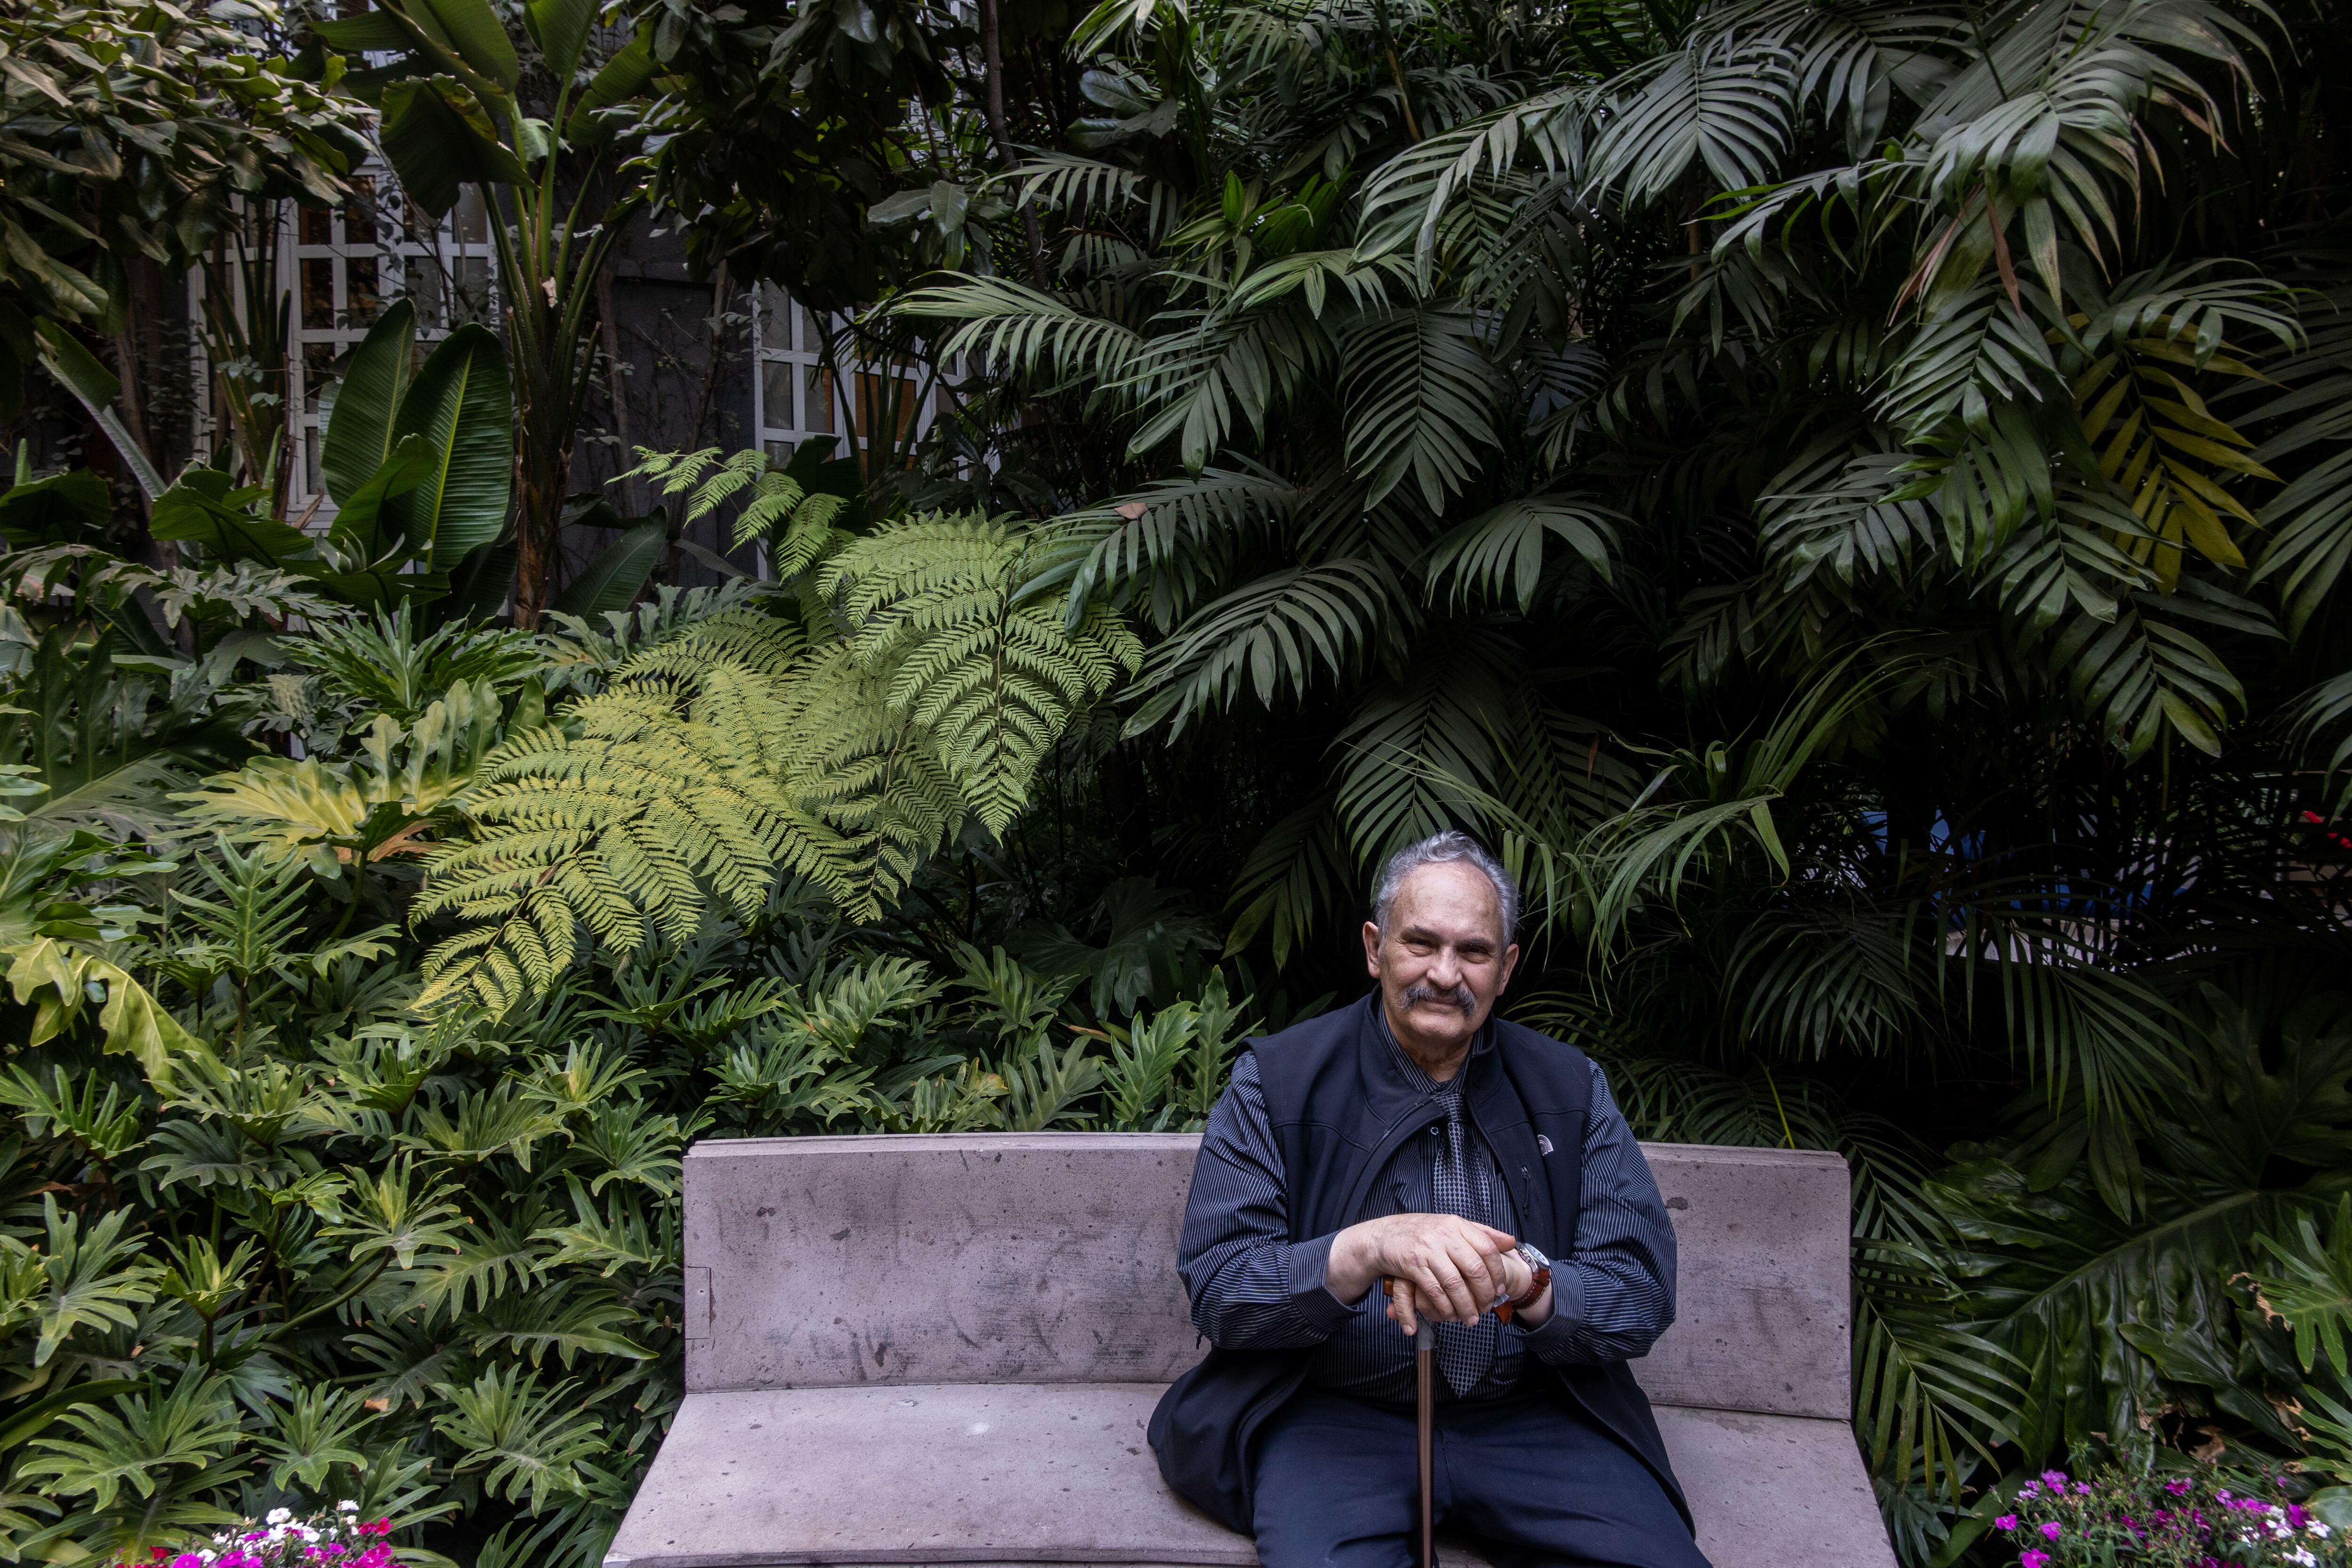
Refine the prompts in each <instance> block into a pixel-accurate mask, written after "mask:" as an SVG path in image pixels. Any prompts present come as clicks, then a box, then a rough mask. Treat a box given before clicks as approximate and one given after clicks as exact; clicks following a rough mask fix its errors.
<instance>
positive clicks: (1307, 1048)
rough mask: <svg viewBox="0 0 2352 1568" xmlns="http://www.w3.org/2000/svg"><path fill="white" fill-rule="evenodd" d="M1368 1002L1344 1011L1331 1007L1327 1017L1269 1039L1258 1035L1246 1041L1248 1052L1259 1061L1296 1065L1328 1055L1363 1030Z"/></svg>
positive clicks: (1306, 1021) (1302, 1023)
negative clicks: (1319, 1054) (1326, 1052)
mask: <svg viewBox="0 0 2352 1568" xmlns="http://www.w3.org/2000/svg"><path fill="white" fill-rule="evenodd" d="M1369 1005H1370V998H1369V997H1366V998H1364V999H1362V1000H1360V1001H1355V1002H1350V1003H1349V1004H1348V1005H1346V1006H1344V1007H1334V1008H1332V1009H1331V1010H1330V1011H1329V1012H1328V1013H1318V1014H1316V1015H1315V1016H1313V1017H1312V1018H1306V1019H1302V1020H1301V1021H1299V1022H1298V1023H1296V1024H1293V1025H1291V1026H1289V1027H1288V1028H1286V1029H1281V1030H1277V1031H1276V1033H1274V1034H1271V1035H1260V1036H1257V1037H1255V1038H1253V1039H1251V1040H1249V1041H1247V1042H1246V1043H1247V1045H1248V1046H1249V1047H1250V1049H1251V1050H1252V1051H1254V1052H1255V1053H1256V1054H1257V1055H1258V1057H1259V1058H1261V1060H1262V1061H1263V1060H1265V1059H1269V1058H1270V1059H1272V1060H1275V1061H1280V1062H1290V1061H1295V1060H1297V1058H1301V1057H1305V1056H1310V1055H1313V1054H1315V1053H1317V1052H1320V1051H1328V1050H1329V1049H1330V1048H1331V1047H1334V1046H1338V1045H1352V1044H1353V1043H1354V1042H1355V1038H1356V1032H1357V1030H1359V1029H1360V1028H1361V1027H1362V1026H1363V1022H1364V1018H1363V1015H1364V1010H1365V1008H1366V1007H1367V1006H1369Z"/></svg>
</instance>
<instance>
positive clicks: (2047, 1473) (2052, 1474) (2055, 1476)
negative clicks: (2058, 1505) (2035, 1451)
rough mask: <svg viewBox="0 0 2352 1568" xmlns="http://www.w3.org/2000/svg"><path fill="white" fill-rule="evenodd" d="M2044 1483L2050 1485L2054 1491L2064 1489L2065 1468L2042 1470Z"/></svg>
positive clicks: (2046, 1485)
mask: <svg viewBox="0 0 2352 1568" xmlns="http://www.w3.org/2000/svg"><path fill="white" fill-rule="evenodd" d="M2042 1485H2043V1486H2045V1487H2048V1488H2049V1489H2051V1490H2052V1491H2053V1492H2054V1491H2063V1490H2064V1489H2065V1487H2066V1472H2065V1471H2063V1470H2044V1471H2042Z"/></svg>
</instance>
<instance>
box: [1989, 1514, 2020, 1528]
mask: <svg viewBox="0 0 2352 1568" xmlns="http://www.w3.org/2000/svg"><path fill="white" fill-rule="evenodd" d="M1992 1527H1993V1528H1994V1529H1995V1530H2015V1529H2016V1528H2017V1515H2015V1514H2013V1513H2005V1514H2002V1515H2001V1516H2000V1518H1999V1519H1996V1520H1994V1521H1992Z"/></svg>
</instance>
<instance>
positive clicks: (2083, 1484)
mask: <svg viewBox="0 0 2352 1568" xmlns="http://www.w3.org/2000/svg"><path fill="white" fill-rule="evenodd" d="M2074 1489H2075V1490H2076V1491H2077V1492H2079V1493H2081V1494H2082V1495H2083V1496H2084V1497H2089V1496H2090V1495H2091V1483H2090V1482H2088V1481H2076V1482H2075V1483H2074Z"/></svg>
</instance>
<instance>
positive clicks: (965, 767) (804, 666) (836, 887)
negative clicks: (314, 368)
mask: <svg viewBox="0 0 2352 1568" xmlns="http://www.w3.org/2000/svg"><path fill="white" fill-rule="evenodd" d="M709 467H710V465H708V464H706V465H705V469H706V470H707V469H708V468H709ZM741 467H742V468H743V469H744V470H745V472H744V473H742V474H739V475H737V476H736V477H737V478H740V480H741V482H740V483H739V484H736V485H735V487H734V488H735V489H736V490H737V491H743V490H755V489H756V487H757V485H758V483H759V482H760V480H759V479H758V478H757V477H756V476H752V475H750V474H749V473H748V469H749V467H750V466H749V465H742V466H741ZM718 472H719V474H720V475H721V476H722V478H723V477H724V476H727V475H729V474H731V473H734V472H735V471H734V470H730V469H726V468H719V469H718ZM699 483H700V484H701V486H702V487H703V488H705V489H707V488H708V484H709V480H708V479H707V478H706V479H702V480H700V481H699ZM714 504H716V503H715V502H714ZM1028 550H1029V542H1028V540H1027V538H1026V536H1024V535H1021V534H1019V533H1016V532H1015V531H1013V530H1012V529H1010V528H1009V527H1007V526H1005V525H1003V524H999V523H992V522H988V521H983V520H981V519H977V518H946V517H920V518H915V519H911V520H908V521H901V522H897V523H892V524H888V525H886V526H884V527H882V528H880V529H878V530H877V531H875V532H874V533H872V534H870V535H868V536H866V537H865V538H863V539H859V540H856V541H853V542H848V543H846V544H837V545H836V546H835V549H834V551H833V553H832V554H831V555H830V556H829V558H828V559H827V560H826V561H825V562H824V564H823V566H822V567H821V568H820V569H819V570H818V572H817V573H816V574H815V576H814V580H813V587H814V591H815V592H816V593H817V594H818V595H819V596H820V597H821V598H822V599H823V601H824V604H825V605H826V606H828V609H827V611H826V613H825V614H824V616H821V617H820V618H821V621H822V624H819V625H816V626H809V625H804V624H803V623H802V622H800V621H799V620H797V619H793V618H789V617H785V616H777V615H771V614H767V613H763V612H762V611H761V610H757V609H751V608H744V609H739V610H735V611H732V612H729V613H726V614H721V615H718V616H711V617H709V618H708V619H705V620H703V621H700V622H698V623H697V624H696V625H694V626H689V627H688V628H687V629H686V630H684V631H682V632H680V633H678V634H677V636H675V637H670V638H668V639H667V640H665V641H663V642H660V643H657V644H656V645H655V646H654V647H650V648H648V649H646V651H645V652H643V653H641V654H639V655H637V656H635V658H631V659H630V660H629V661H628V662H626V663H625V664H623V665H622V666H621V667H620V668H618V669H617V670H616V671H615V672H614V677H613V679H612V681H611V684H610V685H609V686H608V687H607V688H606V689H604V691H602V692H600V693H598V694H596V695H594V696H591V697H588V698H585V699H583V700H580V701H578V702H576V703H574V704H573V705H572V708H571V710H570V711H569V713H568V715H567V717H566V721H565V723H564V724H563V725H562V726H547V727H543V728H541V729H537V730H533V731H528V732H526V733H524V734H522V735H520V736H518V737H515V738H513V739H511V740H509V741H508V742H506V743H505V744H503V745H502V746H500V747H499V749H498V750H497V751H496V752H493V753H492V754H491V755H490V756H489V757H488V759H487V760H486V761H485V762H484V763H483V764H482V765H481V767H480V769H479V771H478V775H477V782H476V783H475V784H474V785H473V786H471V787H470V788H469V789H468V790H467V792H466V794H465V795H463V796H462V797H460V799H459V800H458V802H457V805H458V808H459V809H460V810H462V811H463V812H464V814H465V815H466V816H467V819H468V820H469V821H470V823H471V824H472V825H473V828H474V832H473V835H472V837H470V839H468V840H467V841H464V842H461V843H457V844H455V845H452V846H450V847H447V848H446V849H444V850H442V851H440V852H439V853H438V854H436V857H435V858H434V860H433V862H432V866H431V876H430V879H429V881H428V884H427V887H426V889H425V893H424V895H423V897H422V898H421V900H419V904H418V910H419V912H420V914H424V915H431V914H436V913H447V914H451V915H455V916H457V918H458V919H459V920H461V921H463V922H465V924H466V925H467V928H468V929H466V930H464V931H460V932H459V933H458V934H457V935H455V936H452V937H450V938H448V939H446V941H444V942H442V943H441V944H440V945H439V946H438V947H436V949H435V950H434V952H433V953H432V955H431V957H430V959H429V960H428V963H427V966H426V973H427V975H428V985H427V988H426V991H425V996H424V998H423V999H422V1002H421V1005H425V1006H426V1007H428V1008H432V1007H441V1006H445V1005H451V1004H454V1003H456V1002H457V1001H459V1000H461V999H470V1000H471V1001H472V1002H474V1003H476V1004H478V1005H484V1006H487V1007H488V1008H490V1009H491V1010H492V1011H494V1012H499V1011H504V1010H505V1009H507V1008H509V1007H511V1006H512V1005H515V1004H516V1003H517V1002H519V1001H520V1000H521V999H522V998H523V997H524V996H526V995H528V994H531V993H533V992H535V991H539V990H542V989H544V988H545V987H546V986H547V985H548V984H551V982H552V980H553V979H554V977H555V976H556V975H558V974H559V973H562V972H563V971H564V970H565V969H566V968H567V967H568V966H569V965H570V964H571V963H572V962H573V960H574V959H575V958H577V957H578V955H579V953H580V952H581V951H582V945H581V936H582V932H583V931H585V932H586V933H587V934H588V936H589V937H590V938H591V939H592V940H593V941H595V942H601V943H603V944H604V945H605V946H607V947H608V948H611V949H612V950H614V952H619V953H627V952H633V951H635V949H636V948H637V947H638V946H639V945H640V944H641V943H642V942H644V941H645V940H646V937H647V935H648V934H651V933H658V934H659V935H660V936H662V937H663V938H664V939H666V940H668V941H673V942H683V941H686V940H688V939H689V938H691V937H692V936H693V934H694V933H695V931H697V930H698V927H699V925H700V922H701V921H702V918H703V911H704V910H705V909H706V907H708V905H709V901H710V900H714V899H715V900H717V902H718V904H719V907H721V908H723V909H726V910H730V911H732V912H733V913H734V914H735V915H736V916H737V917H738V918H739V919H750V918H752V917H754V916H755V915H756V914H757V912H758V911H759V910H760V909H761V906H762V905H763V904H764V902H765V900H766V899H767V895H768V890H769V889H770V888H771V887H772V885H773V883H774V881H775V879H777V878H778V877H779V876H782V875H786V874H790V875H795V876H799V877H803V878H805V879H808V880H809V881H811V882H813V883H814V884H815V885H816V886H818V887H820V888H822V889H824V890H825V892H826V893H827V894H828V895H829V896H830V897H831V898H832V899H833V900H834V901H835V904H836V905H837V906H838V907H840V908H841V909H842V910H844V911H845V912H847V913H849V914H850V915H851V916H853V918H857V919H870V918H872V917H874V916H875V915H877V914H878V913H879V912H880V911H881V910H882V909H883V908H885V907H886V905H887V902H888V900H890V898H891V897H892V896H893V895H894V894H895V893H896V892H897V890H898V889H900V888H903V887H904V886H905V885H906V883H907V881H908V879H909V878H910V877H912V876H913V874H914V872H915V869H916V868H917V867H918V866H919V865H920V863H921V861H922V859H923V858H924V857H925V856H926V855H928V854H929V853H930V852H931V851H932V850H934V849H936V848H937V847H940V845H942V844H944V843H946V842H947V841H948V840H949V839H950V838H951V837H953V836H954V835H955V834H956V833H957V832H958V831H960V830H961V827H962V826H963V824H964V823H965V821H966V820H968V819H971V820H977V821H978V822H979V823H980V824H982V826H985V827H987V828H988V829H989V830H990V831H992V832H1001V831H1003V828H1004V827H1005V826H1007V825H1008V824H1009V823H1010V822H1011V821H1012V819H1013V816H1014V815H1015V814H1016V813H1017V812H1018V811H1019V809H1020V807H1021V805H1022V804H1023V803H1024V801H1025V799H1026V797H1027V793H1028V789H1029V785H1030V783H1031V781H1032V780H1033V779H1034V776H1035V774H1036V772H1037V769H1038V767H1039V766H1040V765H1041V763H1043V761H1044V759H1045V756H1046V755H1047V754H1048V753H1049V752H1051V750H1052V748H1053V747H1054V745H1055V743H1056V742H1058V741H1059V740H1060V738H1061V736H1062V735H1063V733H1064V732H1065V731H1066V730H1067V728H1068V727H1069V725H1070V723H1071V722H1072V721H1073V720H1074V719H1075V718H1076V716H1077V714H1079V713H1080V712H1081V711H1082V710H1085V709H1086V708H1087V706H1088V705H1090V704H1092V703H1094V702H1096V701H1098V700H1100V699H1102V698H1103V697H1104V696H1105V695H1106V694H1107V693H1108V691H1109V690H1110V689H1111V688H1112V686H1113V685H1114V684H1115V683H1116V682H1117V681H1118V679H1120V678H1121V677H1123V676H1124V675H1125V674H1126V673H1127V672H1129V671H1130V670H1132V669H1133V668H1135V667H1136V664H1137V663H1138V661H1139V657H1140V649H1139V647H1138V646H1137V645H1136V643H1135V641H1134V638H1133V637H1132V636H1131V635H1130V634H1129V632H1128V631H1127V629H1126V627H1125V626H1124V625H1123V624H1122V623H1121V622H1120V621H1119V620H1118V617H1117V616H1113V615H1111V614H1109V613H1108V612H1107V611H1094V612H1089V613H1087V614H1086V615H1083V616H1081V617H1080V619H1079V621H1078V623H1077V625H1076V626H1070V625H1068V624H1067V623H1066V621H1065V619H1064V617H1063V616H1062V614H1061V613H1060V607H1059V605H1057V604H1055V603H1054V602H1052V601H1051V600H1048V599H1045V598H1044V597H1043V596H1041V595H1028V596H1026V597H1024V595H1023V594H1022V592H1021V589H1022V585H1023V583H1024V562H1025V561H1026V559H1027V552H1028Z"/></svg>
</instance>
